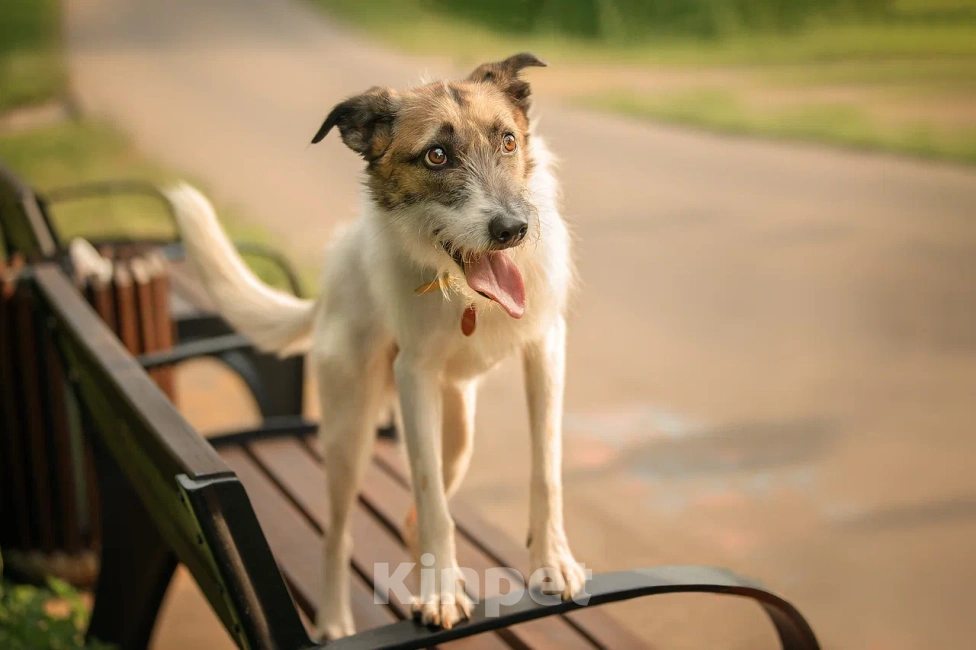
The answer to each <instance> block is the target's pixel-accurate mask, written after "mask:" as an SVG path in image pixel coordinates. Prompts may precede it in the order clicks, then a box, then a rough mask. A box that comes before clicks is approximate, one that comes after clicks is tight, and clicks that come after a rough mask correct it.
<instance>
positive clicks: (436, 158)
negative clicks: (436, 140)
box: [424, 147, 447, 167]
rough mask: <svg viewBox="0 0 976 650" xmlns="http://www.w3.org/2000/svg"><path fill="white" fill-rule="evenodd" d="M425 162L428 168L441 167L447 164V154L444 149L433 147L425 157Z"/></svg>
mask: <svg viewBox="0 0 976 650" xmlns="http://www.w3.org/2000/svg"><path fill="white" fill-rule="evenodd" d="M424 162H426V163H427V166H428V167H440V166H442V165H443V164H444V163H446V162H447V153H446V152H445V151H444V148H443V147H431V148H430V149H428V150H427V155H426V156H424Z"/></svg>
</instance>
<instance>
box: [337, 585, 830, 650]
mask: <svg viewBox="0 0 976 650" xmlns="http://www.w3.org/2000/svg"><path fill="white" fill-rule="evenodd" d="M586 591H587V593H589V594H590V598H589V601H588V602H587V604H586V605H581V604H578V603H576V602H574V601H572V600H570V601H566V602H561V601H560V602H556V603H554V604H545V605H540V604H539V603H537V602H535V600H533V598H532V595H531V594H529V593H528V591H526V590H523V591H522V592H521V596H520V598H519V600H518V602H515V603H513V604H501V603H506V602H511V600H512V594H508V595H506V596H499V597H496V598H493V599H489V600H487V601H484V602H482V603H479V604H478V605H477V606H476V607H475V608H474V611H473V612H472V614H471V619H470V620H469V621H467V622H465V623H462V624H460V625H458V626H456V627H455V628H453V629H450V630H433V629H430V628H427V627H424V626H422V625H420V624H419V623H416V622H414V621H400V622H399V623H394V624H392V625H386V626H384V627H380V628H376V629H374V630H367V631H365V632H360V633H359V634H356V635H354V636H350V637H346V638H343V639H338V640H336V641H331V642H330V643H329V644H328V646H323V647H327V648H328V650H414V649H419V648H427V647H431V646H434V645H439V644H442V643H447V642H448V641H453V640H455V639H461V638H464V637H468V636H472V635H474V634H480V633H482V632H488V631H490V630H497V629H499V628H504V627H509V626H511V625H516V624H518V623H524V622H525V621H531V620H534V619H537V618H542V617H545V616H551V615H553V614H563V613H566V612H571V611H573V610H576V609H581V608H582V607H584V606H586V607H593V606H596V605H605V604H607V603H614V602H617V601H621V600H630V599H633V598H640V597H642V596H655V595H658V594H675V593H709V594H731V595H733V596H743V597H745V598H749V599H752V600H754V601H756V602H758V603H759V604H760V605H761V606H762V608H763V609H764V610H765V611H766V614H767V615H769V618H770V620H771V621H772V623H773V626H774V627H775V628H776V633H777V635H778V636H779V640H780V645H781V646H782V648H783V650H819V648H820V645H819V643H818V642H817V637H816V636H815V635H814V633H813V630H812V629H811V628H810V625H809V624H808V623H807V622H806V620H805V619H804V618H803V616H802V615H801V614H800V612H799V611H797V609H796V608H795V607H793V605H791V604H790V603H788V602H787V601H786V600H784V599H783V598H781V597H779V596H777V595H775V594H773V593H771V592H769V591H766V590H765V589H763V588H762V587H760V586H759V585H758V584H757V583H756V582H754V581H753V580H750V579H748V578H744V577H741V576H738V575H736V574H735V573H733V572H731V571H728V570H726V569H718V568H712V567H699V566H665V567H655V568H650V569H634V570H632V571H619V572H616V573H604V574H601V575H597V576H593V578H591V579H590V580H589V581H588V582H587V583H586ZM489 611H497V612H499V615H498V616H488V614H487V612H489Z"/></svg>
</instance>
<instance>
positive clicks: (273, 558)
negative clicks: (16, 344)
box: [31, 264, 818, 650]
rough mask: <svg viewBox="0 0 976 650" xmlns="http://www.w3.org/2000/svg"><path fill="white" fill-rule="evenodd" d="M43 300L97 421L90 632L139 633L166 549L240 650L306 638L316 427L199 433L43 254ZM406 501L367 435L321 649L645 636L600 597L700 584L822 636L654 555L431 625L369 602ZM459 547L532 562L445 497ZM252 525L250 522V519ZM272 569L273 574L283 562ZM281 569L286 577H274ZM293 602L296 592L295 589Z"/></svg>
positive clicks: (781, 627) (712, 576)
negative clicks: (551, 594)
mask: <svg viewBox="0 0 976 650" xmlns="http://www.w3.org/2000/svg"><path fill="white" fill-rule="evenodd" d="M31 276H32V281H33V283H34V287H35V290H36V292H37V296H38V300H39V302H40V303H41V304H42V305H43V307H44V309H45V310H46V313H48V314H49V317H48V318H47V319H46V322H47V323H48V325H49V328H50V332H51V335H52V336H53V337H54V340H55V343H56V347H57V348H58V350H59V351H60V353H61V354H62V358H63V363H64V365H65V367H66V368H67V369H68V377H69V380H70V383H71V387H72V390H73V391H74V392H75V393H76V394H77V395H78V398H79V402H80V404H81V406H82V408H81V410H82V412H83V413H84V414H85V417H86V418H87V419H88V420H89V421H90V422H89V424H90V427H89V429H90V430H92V431H95V432H96V433H97V435H96V440H95V441H94V442H95V448H96V465H97V473H98V476H99V483H100V488H101V489H100V492H101V494H102V513H103V514H102V522H103V530H102V539H103V547H102V569H101V570H102V573H101V575H100V578H99V582H98V587H97V590H96V597H95V609H94V613H93V617H92V621H91V628H90V630H89V634H90V635H91V636H92V637H95V638H99V639H102V640H104V641H109V642H114V643H117V644H119V645H120V647H122V648H142V647H145V645H146V643H147V642H148V639H149V635H150V632H151V629H152V623H153V620H154V619H155V615H156V611H157V609H158V606H159V603H160V600H161V599H162V596H163V593H164V592H165V588H166V585H167V584H168V582H169V579H170V577H171V575H172V572H173V570H174V568H175V566H176V564H177V562H182V563H184V564H185V565H186V566H187V567H188V568H189V570H190V572H191V573H192V575H193V577H194V579H195V580H196V581H197V583H198V584H199V585H200V587H201V589H202V591H203V593H204V594H205V595H206V597H207V599H208V601H209V602H210V604H211V606H212V607H213V608H214V610H215V611H216V613H217V614H218V615H219V616H220V619H221V620H222V621H223V623H224V625H225V627H226V628H227V629H228V631H229V632H230V633H231V634H232V635H233V636H234V638H235V639H236V640H237V642H238V643H239V645H240V646H241V647H244V648H296V649H298V648H309V647H315V646H314V644H313V643H312V642H311V640H310V639H309V637H308V634H307V631H306V627H305V626H304V625H303V617H311V616H313V615H314V611H315V607H316V605H317V602H316V598H317V595H318V593H319V591H320V589H319V587H320V584H319V580H320V566H319V562H320V558H321V550H320V549H321V531H322V530H323V529H324V528H325V527H326V526H327V525H328V522H327V521H326V520H325V518H324V515H323V513H324V512H325V504H324V498H325V495H324V493H323V486H324V483H325V482H324V480H323V477H322V472H321V467H320V464H319V463H318V458H317V456H316V453H315V451H314V446H313V445H311V444H309V440H308V436H309V435H310V434H311V432H312V429H313V427H312V425H310V424H309V425H305V426H302V427H298V428H293V429H288V430H286V429H284V428H278V429H274V428H263V429H256V430H253V431H242V432H237V433H234V434H229V435H226V436H223V437H222V438H220V439H218V440H216V441H214V444H211V441H207V440H205V439H203V438H202V437H200V436H199V435H198V434H197V433H196V432H195V431H193V429H192V428H191V427H190V426H189V425H188V424H187V423H186V422H185V421H184V420H183V418H182V417H181V416H180V415H179V413H178V412H177V411H176V410H175V408H174V407H173V405H172V404H171V402H169V400H168V399H167V398H166V397H165V395H164V394H163V393H162V392H161V391H160V390H159V389H158V387H157V386H156V385H155V384H154V383H153V382H152V381H151V380H150V378H149V377H148V375H147V374H146V372H145V370H144V369H143V368H142V367H141V366H140V365H139V364H138V363H137V362H136V360H135V359H134V358H133V357H132V356H131V355H130V354H128V352H127V351H126V350H125V349H124V348H123V347H122V346H121V344H120V343H119V341H118V339H117V338H116V337H115V336H114V334H113V333H112V332H111V331H109V330H108V329H107V328H106V327H105V325H104V323H103V322H102V321H101V320H100V319H99V318H98V317H97V315H96V314H95V313H94V312H93V311H92V310H91V308H90V307H89V306H88V304H87V303H86V302H85V301H84V300H83V299H82V298H81V296H80V295H79V294H78V292H77V291H76V289H75V288H74V286H73V285H72V284H71V282H70V281H69V280H68V278H67V277H66V276H64V275H63V273H62V272H61V271H60V270H59V269H58V268H57V267H56V266H54V265H50V264H47V265H40V266H37V267H35V268H34V269H33V270H32V274H31ZM408 504H409V493H408V490H407V480H406V476H405V475H404V474H403V471H402V469H401V465H400V462H399V460H398V458H397V456H396V455H395V453H394V450H393V449H392V448H391V446H390V445H389V444H388V443H382V444H380V445H379V446H378V449H377V453H376V457H375V459H374V462H373V464H372V466H371V468H370V471H369V474H368V478H367V480H366V482H365V485H364V489H363V494H362V498H361V499H360V502H359V505H358V507H357V510H356V513H355V516H354V524H353V538H354V552H353V564H354V569H355V574H356V578H355V580H354V596H353V606H354V616H355V618H356V623H357V625H358V626H359V628H360V629H361V630H364V631H363V632H360V633H359V634H357V635H355V636H353V637H349V638H347V639H343V640H340V641H337V642H333V643H331V644H329V646H328V647H330V648H356V649H365V648H401V649H407V648H423V647H433V646H438V647H441V646H443V647H448V646H450V647H458V648H461V647H463V648H536V647H560V648H565V647H568V648H614V649H615V648H627V647H644V646H643V645H642V644H641V643H640V642H639V641H638V640H637V639H635V638H633V637H632V636H630V635H629V634H627V633H626V632H625V631H624V630H623V628H621V627H620V626H619V625H617V624H615V623H614V622H613V620H612V619H610V618H609V617H607V616H605V615H604V613H603V612H601V611H599V610H597V609H594V606H595V605H600V604H604V603H610V602H616V601H619V600H626V599H630V598H636V597H639V596H647V595H654V594H665V593H677V592H709V593H724V594H732V595H738V596H744V597H747V598H752V599H754V600H756V601H757V602H758V603H759V604H760V605H761V606H762V607H763V608H764V609H765V610H766V612H767V613H768V614H769V616H770V619H771V621H772V622H773V624H774V627H775V629H776V631H777V633H778V635H779V638H780V640H781V643H782V646H783V647H784V648H789V649H798V650H799V649H813V648H817V647H818V645H817V642H816V639H815V637H814V635H813V632H812V631H811V629H810V627H809V626H808V625H807V623H806V622H805V621H804V620H803V618H802V617H801V615H800V614H799V612H797V611H796V609H795V608H793V607H792V606H791V605H790V604H789V603H787V602H786V601H785V600H783V599H781V598H779V597H777V596H775V595H773V594H771V593H770V592H768V591H765V590H764V589H762V588H761V587H759V586H758V585H757V584H755V583H754V582H752V581H750V580H748V579H745V578H741V577H739V576H736V575H735V574H733V573H731V572H728V571H724V570H721V569H713V568H705V567H660V568H655V569H643V570H637V571H627V572H618V573H610V574H604V575H597V576H594V577H593V578H592V579H591V580H590V582H589V583H588V589H587V590H588V592H589V593H590V594H592V596H591V598H590V600H589V603H588V606H587V607H585V608H583V607H581V606H580V605H578V604H576V603H574V602H572V601H569V602H565V603H557V604H549V605H541V604H538V603H536V602H534V600H533V599H532V598H531V597H530V596H529V594H528V593H526V592H522V593H521V597H520V598H519V600H518V601H517V602H516V603H514V604H510V605H501V606H499V610H500V612H501V615H500V616H497V617H492V616H488V615H487V611H488V610H487V608H486V604H485V603H484V602H483V603H482V604H480V605H478V606H477V607H476V608H475V611H474V614H473V617H472V620H471V621H469V622H466V623H464V624H462V625H459V626H458V627H456V628H454V629H452V630H432V629H428V628H425V627H422V626H420V625H418V624H416V623H415V622H413V621H411V620H404V619H409V616H408V612H407V610H406V608H405V607H404V606H403V605H401V604H400V603H398V602H396V599H395V598H393V599H390V600H391V602H390V604H389V605H388V606H387V605H377V604H374V603H373V593H374V590H376V591H378V592H380V593H385V587H386V586H385V585H382V584H375V583H374V582H373V579H374V575H373V566H374V565H375V564H376V563H381V562H387V563H390V565H395V564H396V563H398V562H401V561H409V558H408V555H407V552H406V550H405V549H404V546H403V543H402V540H401V538H400V535H399V532H398V527H397V522H399V521H401V520H402V516H403V514H404V513H405V511H406V508H407V507H408ZM454 515H455V517H456V520H457V528H458V532H459V539H458V559H459V561H460V563H461V564H462V565H463V566H468V567H472V568H475V569H476V570H479V571H482V570H484V569H487V568H489V567H492V566H510V567H513V568H515V569H517V570H519V571H522V572H523V573H524V572H525V570H526V569H527V566H526V565H527V558H526V554H525V551H524V550H523V549H521V548H520V547H519V546H518V545H516V544H514V543H513V542H511V541H510V540H508V539H507V538H506V537H505V536H504V535H502V534H501V533H499V532H498V531H497V530H495V529H494V528H493V527H491V526H490V525H488V524H487V523H485V522H484V521H482V520H480V519H478V518H477V516H476V515H475V514H473V511H472V510H471V509H470V508H467V507H459V506H457V505H455V508H454ZM259 522H260V523H259ZM279 569H280V573H279ZM282 577H283V578H284V580H282ZM293 599H294V600H293Z"/></svg>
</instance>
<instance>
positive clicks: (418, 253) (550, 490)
mask: <svg viewBox="0 0 976 650" xmlns="http://www.w3.org/2000/svg"><path fill="white" fill-rule="evenodd" d="M544 65H545V63H543V62H542V61H540V60H539V59H538V58H537V57H535V56H534V55H532V54H517V55H515V56H512V57H510V58H508V59H506V60H504V61H500V62H497V63H489V64H485V65H482V66H480V67H479V68H477V69H476V70H475V71H474V72H473V73H471V75H470V76H468V77H467V78H466V79H465V80H463V81H459V82H437V83H430V84H427V85H424V86H421V87H419V88H414V89H411V90H407V91H395V90H390V89H386V88H373V89H370V90H368V91H367V92H365V93H363V94H362V95H358V96H356V97H352V98H350V99H347V100H346V101H344V102H342V103H341V104H339V105H338V106H336V107H335V108H334V109H333V110H332V112H331V113H329V115H328V117H327V118H326V120H325V123H324V124H322V127H321V128H320V129H319V131H318V133H317V134H316V135H315V138H314V139H313V140H312V142H319V141H320V140H321V139H322V138H324V137H325V136H326V135H327V134H328V133H329V131H330V130H332V128H333V127H337V128H338V130H339V133H340V135H341V136H342V140H343V142H345V143H346V145H348V146H349V148H351V149H352V150H353V151H355V152H356V153H358V154H360V155H361V156H362V157H363V158H364V159H365V160H366V170H365V186H366V190H367V191H366V197H365V200H364V203H363V210H362V214H361V216H360V217H359V218H358V219H357V220H356V221H355V222H354V223H352V224H351V225H350V226H349V227H348V228H347V229H346V230H345V231H344V232H343V234H342V235H341V236H340V237H339V238H338V239H337V241H335V243H334V245H333V246H332V248H331V250H330V252H329V255H328V258H327V260H326V264H327V265H326V269H325V276H324V282H323V289H322V294H321V296H319V298H318V299H317V300H315V301H304V300H298V299H295V298H292V297H291V296H288V295H286V294H283V293H280V292H277V291H275V290H273V289H271V288H269V287H267V286H266V285H264V284H263V283H262V282H261V281H260V280H258V279H257V278H256V277H255V276H254V275H253V274H252V273H251V272H250V271H249V270H248V269H247V267H246V266H245V265H244V264H243V262H242V261H241V259H240V257H239V256H238V255H237V253H236V252H235V251H234V248H233V247H232V245H231V244H230V242H229V241H228V240H227V238H226V236H225V235H224V233H223V232H222V230H221V229H220V226H219V225H218V223H217V219H216V215H215V214H214V211H213V208H212V207H211V206H210V204H209V203H208V202H207V200H206V199H205V198H204V197H203V196H201V195H200V194H199V193H198V192H196V191H195V190H193V189H192V188H190V187H188V186H186V185H182V186H179V187H177V188H175V189H173V190H171V191H170V193H169V194H170V197H171V198H172V200H173V202H174V204H175V205H176V208H177V217H178V220H179V225H180V229H181V231H182V235H183V239H184V241H185V243H186V249H187V253H188V255H189V257H190V258H191V259H192V260H193V261H194V263H195V265H196V267H197V268H198V270H199V272H200V275H201V276H202V278H203V281H204V282H205V284H206V285H207V287H208V289H209V292H210V294H211V296H212V297H213V300H214V302H215V304H216V305H217V306H218V309H219V311H220V313H221V314H222V315H223V316H224V317H225V318H226V319H227V320H228V321H229V322H230V323H231V324H232V325H233V326H234V327H235V328H237V330H239V331H240V332H242V333H243V334H245V335H246V336H248V337H249V338H250V339H251V340H253V342H254V343H255V344H256V345H257V346H258V347H260V348H261V349H264V350H273V351H276V352H278V353H281V354H293V353H298V352H302V351H308V352H309V355H310V360H311V363H312V364H313V368H314V371H315V372H316V373H317V378H318V390H319V396H320V399H321V407H322V413H323V414H324V418H323V422H322V425H321V439H322V445H323V450H324V458H325V470H326V474H327V476H328V488H329V498H330V503H331V524H330V529H329V533H328V536H327V539H326V542H325V556H324V571H325V577H324V579H323V581H322V584H323V585H324V593H323V595H322V601H321V606H320V609H319V612H318V616H317V621H316V624H317V627H318V631H319V633H320V634H321V635H322V636H324V637H327V638H336V637H341V636H345V635H348V634H351V633H353V631H354V629H353V620H352V614H351V611H350V606H349V595H348V590H349V579H350V575H349V571H350V568H349V555H350V544H351V542H350V538H349V514H350V510H351V508H352V507H353V505H354V503H355V500H356V498H357V492H358V489H359V482H360V479H361V477H362V475H363V472H364V470H365V468H366V466H367V463H368V461H369V458H370V454H371V451H372V446H373V441H374V433H375V431H376V427H377V424H378V423H379V422H380V420H381V418H382V417H384V415H385V414H387V413H389V409H390V408H391V406H393V408H394V409H395V408H396V406H397V405H398V406H399V409H398V410H397V412H398V418H399V419H398V424H399V425H400V426H399V429H400V431H402V433H403V437H404V439H405V440H406V447H407V452H408V456H409V460H410V469H411V474H412V479H413V481H412V482H413V496H414V503H415V507H416V512H415V513H413V512H411V514H410V515H409V516H408V518H407V525H406V537H407V538H408V539H409V542H410V545H411V547H412V548H413V549H414V551H415V552H418V553H424V554H427V553H429V554H431V555H432V556H433V558H434V563H433V565H432V568H434V569H436V570H437V573H436V574H435V575H437V576H441V575H443V572H445V571H446V572H447V574H446V575H447V577H448V579H447V580H443V581H442V580H440V579H437V580H432V581H424V584H423V585H422V587H421V593H420V595H419V597H418V598H417V601H416V603H415V605H414V611H415V614H416V615H417V616H418V618H420V620H421V621H422V622H424V623H425V624H432V625H440V626H443V627H445V628H449V627H451V626H453V625H454V624H455V623H457V622H458V621H461V620H463V619H464V618H465V617H466V616H467V615H468V613H469V610H470V600H469V599H468V597H467V596H466V595H465V592H464V586H463V581H462V576H461V574H460V572H459V571H458V568H457V562H456V559H455V546H454V523H453V521H452V519H451V515H450V513H449V511H448V506H447V501H448V499H449V498H450V496H451V494H453V493H454V492H455V491H456V490H457V488H458V485H459V484H460V482H461V479H462V477H463V476H464V473H465V471H466V470H467V467H468V463H469V460H470V456H471V450H472V439H473V436H474V411H475V396H476V392H477V386H478V380H479V378H480V377H481V376H482V375H483V374H484V373H485V372H487V371H488V370H489V369H491V368H492V367H493V366H495V365H496V364H498V362H500V361H501V360H502V359H504V358H505V357H507V356H509V355H510V354H512V353H516V352H519V353H521V355H522V360H523V364H524V368H525V378H526V392H527V394H528V405H529V414H530V419H531V423H530V424H531V432H532V433H531V435H532V477H531V490H530V495H529V496H530V511H529V512H530V515H529V540H530V542H529V550H530V556H531V562H532V569H533V571H536V574H534V575H535V576H536V580H537V581H538V584H535V585H532V586H534V587H537V588H541V589H542V590H543V591H545V592H546V593H560V594H562V595H563V597H564V598H569V597H571V596H572V595H574V594H575V593H577V592H579V591H580V590H581V589H582V587H583V584H584V571H583V569H582V567H581V566H580V565H579V564H578V563H577V562H576V560H575V559H574V558H573V555H572V553H571V552H570V549H569V544H568V543H567V541H566V533H565V530H564V527H563V505H562V483H561V478H560V472H561V455H562V449H561V447H562V443H561V435H562V430H561V429H562V405H563V384H564V373H565V345H566V322H565V318H564V314H565V311H566V306H567V297H568V293H569V289H570V285H571V282H572V277H573V271H572V264H571V260H570V241H569V235H568V233H567V230H566V227H565V225H564V223H563V221H562V219H561V217H560V215H559V212H558V210H557V207H556V200H557V196H556V195H557V185H556V180H555V178H554V177H553V173H552V170H551V157H550V154H549V151H548V150H547V149H546V147H545V145H544V144H543V142H542V141H541V140H540V139H539V136H538V135H536V134H535V133H534V132H533V131H532V129H531V127H530V124H529V117H528V108H529V85H528V84H527V83H526V82H525V81H524V80H523V79H522V78H521V77H520V73H521V71H522V70H523V69H524V68H526V67H528V66H544ZM397 396H398V397H399V400H396V399H395V398H396V397H397ZM410 538H412V539H410ZM540 569H544V570H542V571H540ZM539 576H542V579H541V580H540V579H539ZM426 583H432V584H426Z"/></svg>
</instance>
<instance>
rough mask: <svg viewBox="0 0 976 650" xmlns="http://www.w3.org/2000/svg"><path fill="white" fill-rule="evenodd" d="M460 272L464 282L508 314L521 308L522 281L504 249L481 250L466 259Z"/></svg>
mask: <svg viewBox="0 0 976 650" xmlns="http://www.w3.org/2000/svg"><path fill="white" fill-rule="evenodd" d="M464 276H465V279H466V280H467V281H468V286H469V287H471V288H472V289H474V290H475V291H480V292H481V293H483V294H485V295H487V296H488V297H489V298H491V299H492V300H494V301H495V302H497V303H498V304H499V305H501V306H502V308H503V309H504V310H505V311H507V312H508V315H509V316H511V317H512V318H522V314H523V313H524V312H525V285H524V284H523V283H522V274H521V273H519V270H518V267H517V266H516V265H515V261H514V260H513V259H512V258H511V257H510V256H509V255H508V253H506V252H505V251H496V252H494V253H485V254H484V255H480V256H479V257H478V258H477V259H476V260H474V261H471V262H466V263H465V265H464Z"/></svg>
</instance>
